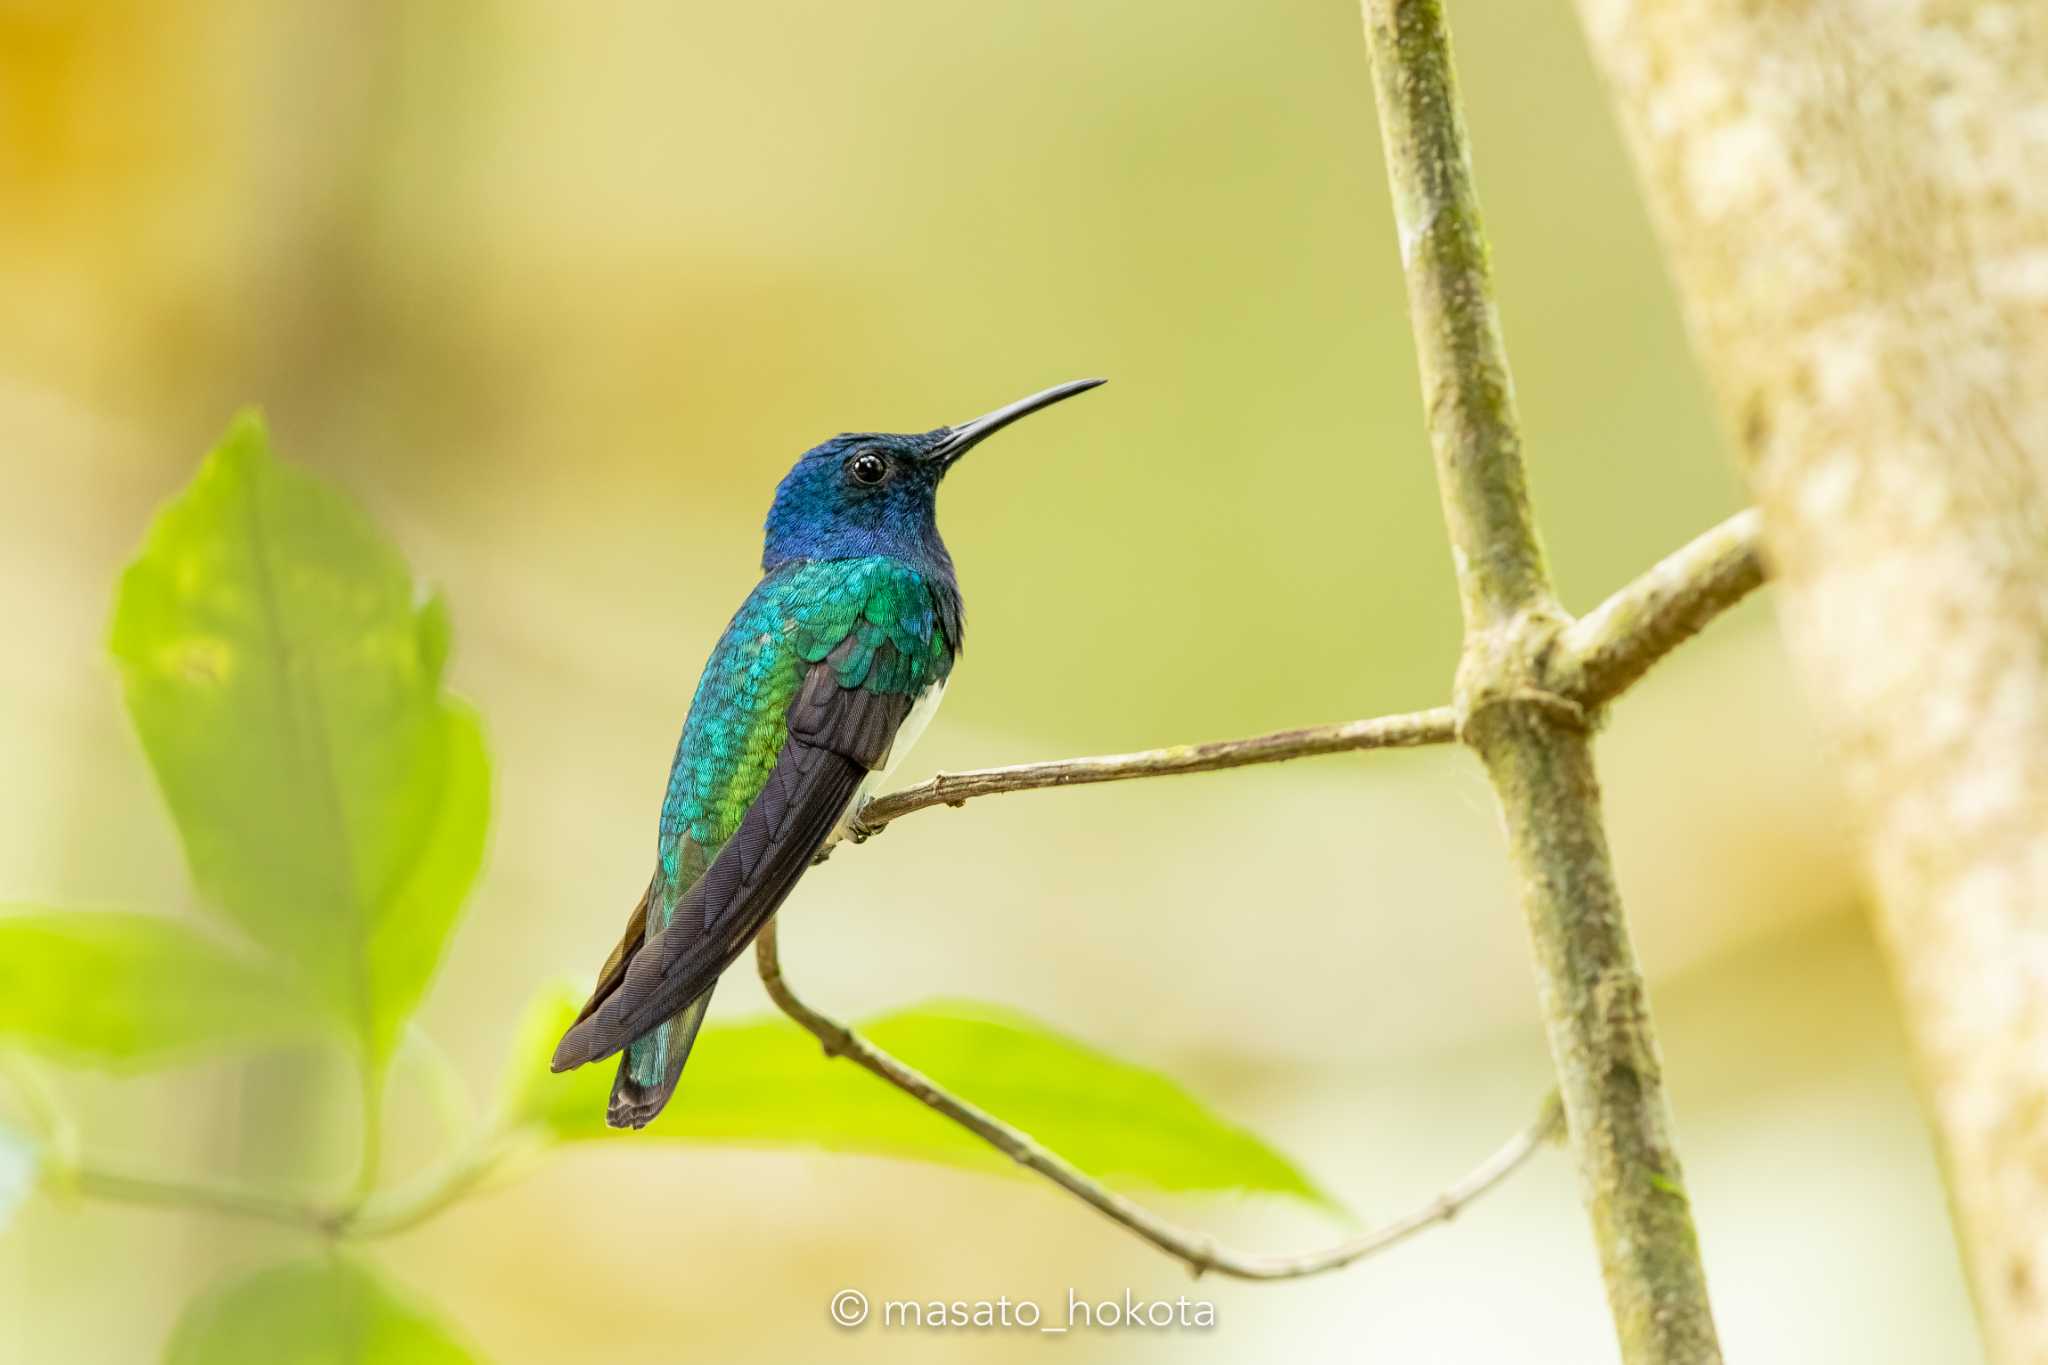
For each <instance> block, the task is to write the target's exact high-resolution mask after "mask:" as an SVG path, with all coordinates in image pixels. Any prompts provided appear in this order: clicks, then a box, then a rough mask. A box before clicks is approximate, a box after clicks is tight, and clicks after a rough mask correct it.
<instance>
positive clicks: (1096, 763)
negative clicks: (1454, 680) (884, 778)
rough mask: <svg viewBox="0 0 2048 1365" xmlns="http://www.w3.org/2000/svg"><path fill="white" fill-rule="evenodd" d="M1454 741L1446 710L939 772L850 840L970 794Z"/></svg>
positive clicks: (885, 804)
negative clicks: (1249, 735)
mask: <svg viewBox="0 0 2048 1365" xmlns="http://www.w3.org/2000/svg"><path fill="white" fill-rule="evenodd" d="M1457 737H1458V715H1457V712H1456V711H1454V710H1452V709H1451V708H1450V707H1448V706H1438V707H1434V708H1432V709H1430V710H1427V711H1412V712H1409V713H1408V714H1406V715H1399V716H1381V717H1379V718H1377V719H1375V720H1350V721H1345V722H1343V723H1342V724H1338V725H1318V726H1313V727H1311V728H1309V729H1305V730H1279V731H1275V732H1274V733H1272V734H1269V735H1254V736H1252V737H1251V738H1249V739H1218V740H1210V741H1208V742H1206V743H1202V744H1175V745H1170V746H1168V747H1166V748H1164V749H1141V750H1139V751H1137V752H1136V753H1129V754H1103V755H1101V756H1099V757H1094V758H1062V759H1057V760H1055V761H1053V762H1050V763H1014V764H1011V765H1009V766H1008V767H1002V768H977V769H975V770H974V771H972V772H964V773H940V774H939V775H938V776H937V777H934V778H932V779H930V780H929V781H926V782H920V783H918V784H917V785H916V786H914V787H905V788H904V789H903V790H902V791H898V792H891V793H889V794H888V795H887V796H880V797H876V798H874V799H873V800H870V801H867V802H865V803H864V804H863V805H862V806H861V808H860V813H859V815H858V817H857V818H856V819H855V821H854V825H853V832H854V835H855V837H856V838H863V839H864V838H866V837H868V836H869V835H872V834H878V833H880V832H881V831H882V829H883V828H884V827H885V826H886V825H888V823H889V822H890V821H892V820H896V819H900V818H901V817H903V816H905V815H909V814H910V813H911V812H912V811H920V810H924V809H926V808H927V807H930V806H962V805H965V804H966V803H967V802H968V801H970V800H972V799H973V798H975V797H977V796H998V795H1001V794H1002V793H1004V792H1027V791H1038V790H1041V789H1043V788H1046V787H1079V786H1086V785H1088V784H1090V783H1095V782H1120V781H1123V780H1125V779H1127V778H1133V777H1173V776H1176V775H1178V774H1181V773H1210V772H1216V771H1218V770H1219V769H1223V768H1242V767H1246V766H1248V765H1250V764H1253V763H1282V762H1285V761H1286V760H1288V759H1290V758H1308V757H1311V756H1313V755H1316V754H1341V753H1348V752H1350V751H1352V750H1354V749H1412V748H1416V747H1419V746H1421V745H1425V744H1447V743H1449V742H1450V741H1452V740H1454V739H1456V738H1457Z"/></svg>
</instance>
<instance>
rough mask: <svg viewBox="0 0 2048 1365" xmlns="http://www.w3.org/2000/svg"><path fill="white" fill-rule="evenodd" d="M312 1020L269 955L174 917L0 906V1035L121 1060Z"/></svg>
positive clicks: (64, 1056)
mask: <svg viewBox="0 0 2048 1365" xmlns="http://www.w3.org/2000/svg"><path fill="white" fill-rule="evenodd" d="M323 1022H324V1020H323V1017H322V1016H321V1015H319V1014H318V1013H316V1012H315V1011H313V1010H312V1009H310V1008H309V1007H308V1005H307V1003H306V999H305V993H304V992H303V991H302V990H300V989H298V988H296V987H295V986H294V985H293V984H292V983H291V982H290V981H289V980H288V979H286V978H285V977H284V976H283V975H282V974H281V973H280V972H279V970H278V968H277V965H276V964H275V963H270V962H264V961H260V960H256V959H254V958H253V957H252V955H251V954H249V953H248V952H246V951H244V952H237V951H234V950H232V949H230V948H228V947H225V946H223V945H222V944H221V943H220V942H219V941H218V940H216V939H214V938H212V937H209V936H207V935H205V934H201V933H199V932H198V931H196V930H194V929H192V928H190V927H188V926H186V925H183V924H179V923H177V922H176V921H173V920H168V919H161V918H158V917H156V916H153V915H129V914H116V913H112V912H104V913H102V912H88V911H54V912H49V911H45V912H29V913H0V1045H8V1044H19V1045H21V1046H24V1047H27V1048H30V1049H33V1050H34V1051H36V1052H38V1053H42V1054H45V1055H47V1056H51V1057H55V1058H57V1059H59V1060H62V1061H69V1062H76V1063H83V1064H86V1065H93V1066H106V1067H114V1068H117V1069H123V1070H130V1069H139V1068H142V1067H147V1066H156V1065H161V1064H163V1063H166V1062H172V1061H177V1060H179V1059H181V1058H186V1057H189V1056H191V1055H193V1054H194V1053H196V1052H200V1051H203V1050H205V1049H208V1048H217V1047H222V1046H232V1045H247V1044H268V1043H277V1042H285V1041H293V1040H297V1039H302V1038H305V1037H308V1036H310V1035H312V1034H314V1033H316V1032H317V1031H318V1029H319V1028H320V1026H321V1025H322V1023H323Z"/></svg>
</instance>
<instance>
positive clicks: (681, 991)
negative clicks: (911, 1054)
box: [554, 637, 913, 1071]
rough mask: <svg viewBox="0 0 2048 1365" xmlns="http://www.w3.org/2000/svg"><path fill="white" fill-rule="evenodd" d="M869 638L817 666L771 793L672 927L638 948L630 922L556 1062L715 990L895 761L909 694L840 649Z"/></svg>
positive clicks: (595, 1053)
mask: <svg viewBox="0 0 2048 1365" xmlns="http://www.w3.org/2000/svg"><path fill="white" fill-rule="evenodd" d="M858 647H860V646H859V644H858V641H857V639H855V638H854V637H849V639H848V642H847V645H846V646H844V647H842V649H835V650H834V651H833V652H832V654H830V655H828V656H827V657H826V658H824V659H822V660H820V661H819V662H817V663H815V664H813V665H811V666H810V669H809V670H808V672H807V673H806V674H805V676H804V682H803V686H802V687H801V688H800V689H799V690H798V692H797V696H796V699H795V700H794V701H793V702H791V703H790V707H789V715H788V725H789V735H788V738H787V739H786V740H785V741H784V743H783V746H782V751H781V753H780V755H778V756H777V758H776V760H775V766H774V768H773V769H771V770H770V772H769V774H768V778H767V781H766V782H765V783H764V784H763V785H762V788H761V792H760V795H758V796H756V797H755V798H754V801H753V803H752V804H751V805H749V806H748V807H747V812H746V814H745V815H744V816H742V817H741V820H740V825H739V828H738V829H737V830H735V831H734V832H733V835H732V838H731V839H729V840H727V841H726V843H725V845H724V847H722V848H721V849H720V850H719V851H718V856H717V857H716V858H714V859H713V860H712V863H711V866H710V867H708V868H706V869H705V870H704V875H703V876H701V877H699V878H698V879H697V881H696V883H695V884H694V885H692V886H691V887H690V889H689V890H688V891H687V892H685V893H684V895H683V899H682V900H681V902H679V903H678V904H677V906H676V909H675V914H674V915H673V916H671V917H670V919H669V922H668V925H667V927H666V928H664V929H662V930H661V931H660V932H658V933H655V934H653V935H650V936H648V937H646V939H645V940H644V942H642V943H641V944H640V945H639V946H638V948H637V950H633V949H628V948H627V944H630V943H631V941H632V937H633V935H632V931H631V929H629V930H628V931H627V942H626V943H625V944H621V945H620V946H621V949H622V950H623V951H622V959H623V963H624V968H623V970H622V971H618V972H616V980H615V981H614V982H613V984H612V985H611V988H610V989H609V990H608V991H607V990H605V989H604V988H603V983H600V990H599V993H598V994H596V995H593V997H592V999H591V1003H590V1004H589V1005H586V1006H585V1007H584V1012H583V1016H582V1018H580V1019H579V1020H578V1021H577V1023H576V1024H575V1026H574V1027H572V1028H571V1029H570V1030H569V1031H568V1033H566V1034H564V1035H563V1037H562V1042H561V1045H560V1046H559V1047H557V1048H556V1049H555V1057H554V1069H555V1070H557V1071H564V1070H567V1069H568V1068H570V1067H574V1066H581V1065H583V1064H584V1063H585V1062H592V1061H596V1060H598V1059H599V1058H603V1057H609V1056H610V1055H611V1054H613V1053H614V1052H617V1051H618V1050H619V1049H620V1048H623V1047H624V1046H626V1044H628V1043H630V1042H632V1041H633V1040H634V1039H635V1038H638V1037H639V1036H640V1035H641V1034H643V1033H646V1032H647V1031H648V1030H649V1029H652V1028H653V1027H655V1026H656V1025H657V1024H660V1023H661V1022H662V1021H663V1020H665V1019H667V1018H669V1017H670V1016H671V1015H674V1014H676V1013H677V1012H678V1011H680V1010H681V1009H682V1008H683V1007H684V1006H686V1005H688V1004H689V1003H690V1002H691V1001H693V1000H695V999H696V998H697V997H698V996H700V995H702V994H703V993H704V992H705V991H707V990H709V989H710V988H711V986H712V984H713V983H715V982H716V981H717V980H718V976H719V973H721V972H723V971H724V970H725V969H726V968H727V967H728V966H730V965H732V962H733V959H735V958H737V957H738V956H739V955H740V954H741V953H742V952H744V951H746V947H747V945H748V944H749V943H751V942H752V941H753V939H754V935H755V934H756V933H758V932H759V931H760V928H761V926H762V925H763V924H765V923H766V922H767V920H768V917H769V916H770V915H772V914H774V913H775V910H776V908H777V907H778V906H780V905H781V904H782V902H783V900H784V899H785V898H786V897H787V896H788V895H789V893H790V891H791V889H792V888H794V887H795V885H796V882H797V878H799V877H800V876H802V875H803V872H804V869H805V868H807V867H809V866H810V862H811V858H812V855H814V854H815V853H816V852H817V851H818V849H819V847H820V846H821V845H823V844H824V842H825V840H826V838H827V836H829V835H830V834H831V832H832V827H833V826H834V825H836V824H837V823H838V822H839V817H840V816H841V815H843V814H844V813H845V811H846V807H847V804H848V803H849V802H850V801H852V799H853V796H854V793H855V792H856V791H857V790H858V789H859V787H860V784H861V781H862V779H863V778H865V777H866V776H867V775H868V773H869V772H870V771H871V770H872V769H874V768H878V767H880V766H881V764H882V761H883V760H884V759H885V758H887V756H888V753H889V746H890V745H891V744H892V743H893V742H894V741H895V738H896V731H897V729H898V728H899V727H900V726H901V725H902V724H903V718H904V717H905V716H906V715H908V714H909V712H910V707H911V703H912V700H913V699H912V698H911V696H910V695H909V694H908V693H905V692H901V691H875V690H871V689H869V688H868V687H865V686H861V685H858V684H856V685H854V686H851V687H849V686H846V685H844V684H843V683H842V682H841V677H842V673H843V671H844V663H845V660H844V659H843V658H841V657H840V656H841V654H842V652H843V651H844V650H845V649H852V648H858ZM869 648H871V649H872V646H869ZM883 648H884V649H888V648H889V646H886V645H885V646H883ZM863 673H864V674H865V673H866V670H863ZM644 919H645V916H644V913H643V916H642V920H643V923H644ZM643 932H644V929H643ZM608 965H609V964H608ZM613 975H614V973H613V972H611V971H607V973H606V976H607V977H611V976H613Z"/></svg>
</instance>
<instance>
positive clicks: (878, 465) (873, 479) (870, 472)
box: [846, 450, 889, 488]
mask: <svg viewBox="0 0 2048 1365" xmlns="http://www.w3.org/2000/svg"><path fill="white" fill-rule="evenodd" d="M846 472H847V473H848V474H849V475H851V476H852V477H853V481H854V482H855V483H864V484H866V485H868V486H869V487H870V488H872V487H874V486H875V485H876V484H878V483H880V482H881V481H882V480H883V479H885V478H887V477H889V462H888V461H887V460H885V459H883V458H882V457H881V456H879V455H877V454H875V452H874V451H872V450H863V451H862V452H861V453H860V454H858V455H856V456H854V457H853V458H852V459H850V460H848V461H847V462H846Z"/></svg>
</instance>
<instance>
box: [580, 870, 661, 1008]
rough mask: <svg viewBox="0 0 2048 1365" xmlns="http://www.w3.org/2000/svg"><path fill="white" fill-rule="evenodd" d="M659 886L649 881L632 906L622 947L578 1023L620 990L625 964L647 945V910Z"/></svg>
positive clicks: (608, 964)
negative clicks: (643, 944)
mask: <svg viewBox="0 0 2048 1365" xmlns="http://www.w3.org/2000/svg"><path fill="white" fill-rule="evenodd" d="M656 885H657V883H656V882H655V881H654V880H651V879H650V880H649V881H648V883H647V889H646V890H645V891H642V892H641V893H640V899H639V901H638V902H636V903H635V904H634V906H633V915H632V918H630V919H628V920H627V921H626V932H625V934H624V936H623V937H621V938H620V939H619V946H618V947H616V948H614V949H612V952H611V956H610V957H607V958H606V959H605V960H604V967H603V968H602V969H601V970H600V971H599V972H598V974H597V985H596V986H594V987H592V988H591V992H590V999H588V1000H586V1001H584V1002H583V1008H582V1009H581V1010H580V1011H578V1012H577V1015H576V1022H577V1023H579V1024H580V1023H582V1022H583V1021H584V1020H585V1019H588V1018H589V1017H590V1016H591V1014H592V1012H593V1011H595V1010H596V1009H597V1007H598V1006H599V1005H602V1004H603V1003H604V1001H605V997H606V996H608V995H610V994H611V993H612V992H613V991H615V990H617V989H618V988H619V980H620V978H622V977H624V976H625V974H626V963H627V962H629V961H631V960H632V957H633V954H635V953H637V952H639V951H640V945H641V944H642V943H645V942H646V941H647V906H648V903H649V902H651V901H652V900H653V899H654V888H655V886H656Z"/></svg>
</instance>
